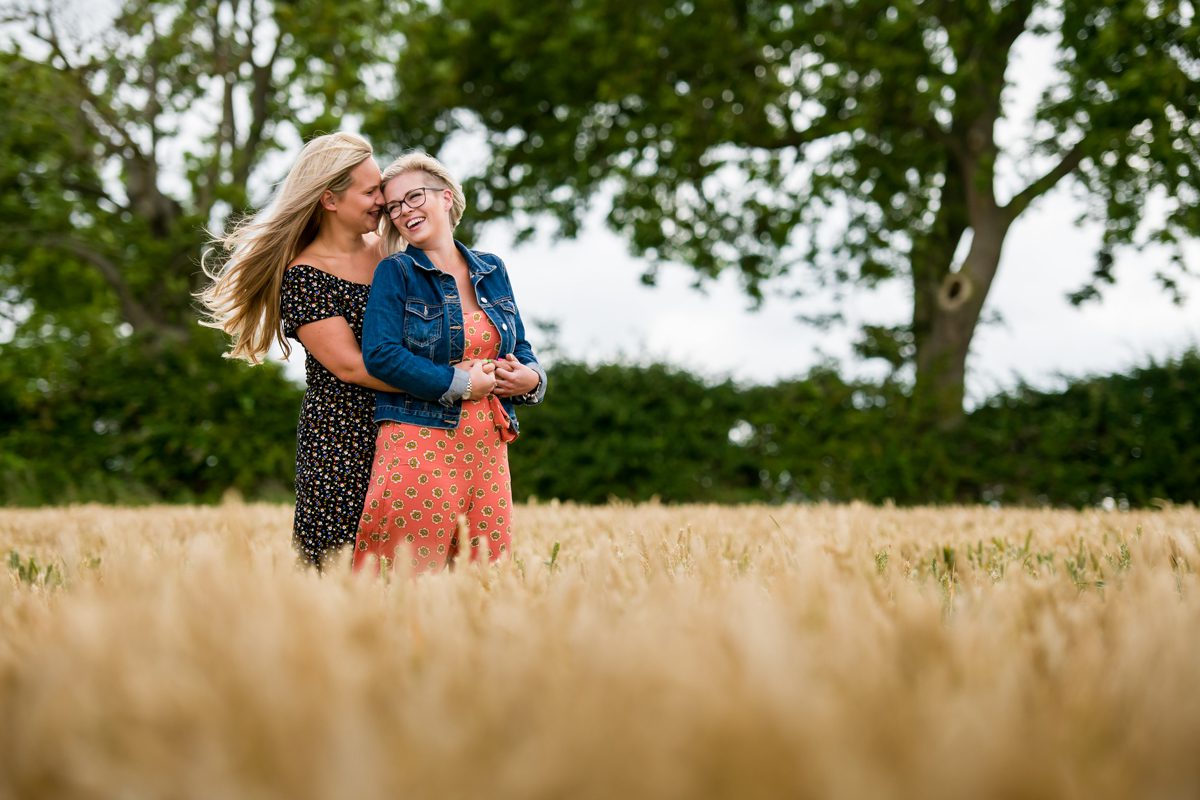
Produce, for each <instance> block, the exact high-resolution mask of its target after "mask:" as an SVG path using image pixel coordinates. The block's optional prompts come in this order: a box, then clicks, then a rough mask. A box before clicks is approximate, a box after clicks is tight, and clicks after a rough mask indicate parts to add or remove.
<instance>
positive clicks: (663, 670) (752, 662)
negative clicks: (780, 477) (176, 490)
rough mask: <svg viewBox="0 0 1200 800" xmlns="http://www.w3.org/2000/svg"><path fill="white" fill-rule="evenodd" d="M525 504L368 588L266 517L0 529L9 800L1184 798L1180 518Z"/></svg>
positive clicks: (167, 514)
mask: <svg viewBox="0 0 1200 800" xmlns="http://www.w3.org/2000/svg"><path fill="white" fill-rule="evenodd" d="M517 512H518V513H517V517H516V524H517V527H516V529H515V532H514V534H515V535H514V549H513V553H512V558H511V559H510V560H508V561H506V562H504V563H502V564H498V565H495V566H492V567H482V568H480V567H474V566H470V565H462V566H460V567H459V569H458V570H457V571H455V572H452V573H445V574H441V575H433V576H426V577H422V578H419V579H416V580H413V579H409V578H403V577H397V578H393V579H392V580H390V581H385V580H381V579H378V578H374V577H370V578H368V577H363V576H353V575H350V574H349V573H348V570H347V569H346V568H345V565H346V563H348V561H344V562H343V563H342V564H340V565H338V566H336V567H335V568H334V569H333V570H331V571H330V572H327V573H326V574H324V575H318V574H315V573H313V572H309V571H304V570H301V569H300V568H298V567H297V566H295V564H294V561H293V557H292V553H291V550H290V542H289V537H290V524H291V510H290V508H287V507H280V506H266V505H243V504H239V503H229V504H226V505H223V506H220V507H211V508H196V507H191V508H189V507H152V508H143V509H119V508H107V507H98V506H80V507H73V508H66V509H46V510H30V511H19V510H7V511H0V548H2V551H0V552H3V554H4V558H5V564H6V567H7V572H8V577H7V579H5V580H3V581H0V615H2V616H0V797H4V798H206V799H207V798H296V799H298V800H299V799H303V798H363V799H364V800H370V799H371V798H483V797H486V798H626V797H636V798H643V797H645V798H709V797H714V798H715V797H728V798H757V797H763V798H766V797H772V798H775V797H787V798H806V797H814V798H816V797H820V798H910V797H920V798H989V797H995V798H1076V797H1078V798H1084V797H1088V798H1093V797H1099V798H1109V797H1111V798H1132V797H1137V798H1147V797H1160V798H1194V797H1196V796H1197V795H1198V794H1200V759H1198V758H1197V757H1196V755H1197V747H1198V745H1197V742H1200V585H1198V583H1197V576H1196V573H1195V569H1196V567H1197V565H1200V512H1197V511H1196V510H1195V509H1168V510H1163V511H1157V512H1146V513H1119V512H1116V513H1103V512H1087V513H1074V512H1059V511H1022V510H1004V511H995V510H988V509H974V508H972V509H966V508H959V509H955V508H947V509H917V510H899V509H891V508H883V509H880V508H872V507H867V506H858V505H854V506H804V507H737V508H734V507H717V506H683V507H667V506H660V505H654V504H651V505H613V506H609V507H601V508H588V507H576V506H571V505H557V504H549V505H547V504H541V505H529V506H521V507H519V508H518V509H517Z"/></svg>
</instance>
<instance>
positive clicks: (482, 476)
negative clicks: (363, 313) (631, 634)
mask: <svg viewBox="0 0 1200 800" xmlns="http://www.w3.org/2000/svg"><path fill="white" fill-rule="evenodd" d="M465 327H466V334H465V338H466V341H465V343H464V344H465V346H464V349H463V358H464V359H469V358H496V356H497V355H498V354H499V348H500V335H499V333H498V332H497V330H496V328H495V326H493V325H492V323H491V320H489V319H488V318H487V316H486V315H485V314H484V313H483V312H481V311H476V312H474V313H473V314H471V315H469V318H468V319H467V320H466V326H465ZM514 438H516V434H514V433H513V432H512V426H511V423H510V422H509V419H508V414H506V413H505V412H504V408H503V407H502V406H501V405H500V400H499V399H498V398H497V397H496V396H495V395H488V396H487V397H484V398H482V399H479V400H466V401H463V404H462V415H461V418H460V419H459V423H458V427H457V428H427V427H424V426H422V425H413V424H410V423H404V422H383V423H381V424H380V426H379V435H378V436H377V437H376V440H375V457H374V461H373V462H372V468H371V480H370V483H369V484H368V489H367V499H366V503H365V505H364V506H363V512H362V518H361V519H360V521H359V525H358V534H357V536H356V537H355V543H354V570H355V571H356V572H357V571H359V570H361V569H363V568H364V567H366V566H367V565H369V564H372V563H374V564H377V565H378V568H379V569H386V568H392V567H394V566H395V564H397V563H400V562H401V561H404V562H406V566H407V567H409V568H411V571H412V572H414V573H417V572H432V571H438V570H442V569H445V568H446V567H448V566H452V565H453V564H454V561H455V559H456V558H457V557H458V554H459V551H460V549H461V548H462V547H463V546H464V544H465V546H467V547H469V548H470V560H471V561H475V560H476V559H478V558H480V556H481V555H482V554H483V553H485V552H486V554H487V558H488V561H496V560H497V559H499V558H500V557H501V556H503V555H504V553H506V552H507V551H508V549H509V545H510V541H511V536H510V534H511V530H512V481H511V478H510V475H509V471H508V442H510V441H512V440H513V439H514ZM401 545H403V547H402V546H401ZM485 548H486V549H485Z"/></svg>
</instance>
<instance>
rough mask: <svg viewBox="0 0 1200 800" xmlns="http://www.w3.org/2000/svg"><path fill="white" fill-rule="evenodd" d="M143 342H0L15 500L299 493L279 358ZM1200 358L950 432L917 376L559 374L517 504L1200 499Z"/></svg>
mask: <svg viewBox="0 0 1200 800" xmlns="http://www.w3.org/2000/svg"><path fill="white" fill-rule="evenodd" d="M221 346H222V343H221V342H220V340H219V338H218V337H215V336H209V335H208V334H207V333H203V334H200V335H197V336H196V337H195V339H194V340H193V341H192V342H190V343H187V344H183V345H180V344H175V345H167V344H165V343H156V342H147V341H139V340H137V339H135V338H129V339H122V340H111V339H110V340H108V341H103V342H100V341H95V342H90V341H88V340H86V338H85V339H84V340H82V341H73V342H60V343H57V344H56V343H53V342H49V343H47V342H39V343H37V346H28V345H27V346H21V345H20V344H18V343H10V344H8V345H5V346H3V347H0V420H3V427H0V503H4V504H9V505H12V504H49V503H65V502H78V501H102V502H120V503H128V502H149V501H170V502H206V501H212V500H216V499H219V498H220V497H221V495H222V494H223V493H224V492H225V491H227V490H229V489H235V490H237V491H238V492H240V493H241V494H242V495H243V496H246V497H248V498H265V499H284V498H287V497H288V495H289V492H290V491H291V478H292V469H293V461H294V456H295V424H296V415H297V413H298V410H299V404H300V399H301V395H302V390H301V389H299V388H298V387H296V386H295V385H294V384H292V383H290V382H289V381H288V380H287V379H286V377H285V376H284V375H283V372H282V370H281V369H279V368H278V366H275V365H267V366H260V367H254V368H250V367H247V366H245V365H243V364H241V363H236V362H230V361H227V360H223V359H221V358H219V356H218V354H219V352H220V349H221ZM1198 389H1200V354H1198V353H1197V352H1195V351H1192V352H1189V353H1186V354H1184V355H1183V356H1181V357H1180V358H1178V359H1175V360H1172V361H1169V362H1165V363H1160V364H1151V365H1149V366H1145V367H1142V368H1139V369H1136V370H1133V371H1131V372H1130V373H1128V374H1124V375H1113V376H1107V377H1092V378H1086V379H1080V380H1077V381H1075V382H1074V383H1072V384H1071V385H1069V386H1068V387H1067V388H1066V389H1065V390H1063V391H1058V392H1047V391H1039V390H1035V389H1033V388H1030V387H1025V386H1022V387H1018V388H1017V389H1015V390H1013V391H1011V392H1008V393H1004V394H1001V395H998V396H996V397H994V398H992V399H990V400H989V401H988V402H987V403H985V404H984V405H982V406H981V407H979V408H978V409H976V410H975V411H974V412H973V413H971V414H970V415H969V416H968V418H967V421H966V424H965V425H964V426H963V428H962V429H961V430H960V431H958V432H956V433H955V434H953V435H945V434H938V433H932V432H927V431H922V430H921V428H920V427H919V426H917V425H915V424H913V423H912V421H911V420H910V418H909V409H908V397H907V394H906V392H905V390H904V387H902V386H900V385H897V384H894V383H884V384H882V385H875V384H870V383H866V382H861V381H846V380H843V379H842V378H841V377H839V376H838V375H837V374H836V373H834V372H832V371H830V370H827V369H819V370H815V371H813V372H812V373H810V374H809V375H808V376H806V377H805V378H804V379H802V380H795V381H785V382H781V383H779V384H776V385H774V386H756V387H749V388H740V387H738V386H736V385H734V384H733V383H730V382H728V381H727V382H724V383H720V384H717V385H709V384H706V383H704V382H703V381H700V380H697V379H696V378H694V377H692V376H690V375H689V374H687V373H685V372H682V371H680V370H677V369H674V368H670V367H666V366H662V365H651V366H629V365H604V366H588V365H584V364H579V363H572V362H559V363H557V364H555V365H554V366H553V367H552V369H551V370H550V391H549V393H548V396H547V401H546V403H545V405H543V406H541V407H538V408H530V409H522V410H521V412H520V417H521V438H520V439H519V440H518V441H517V442H516V443H515V444H514V445H513V446H512V448H511V450H510V453H511V458H512V466H513V474H514V490H515V493H516V495H517V497H518V498H519V499H526V498H529V497H531V496H536V497H538V498H542V499H548V498H561V499H569V500H575V501H579V502H585V503H596V502H605V501H607V500H609V499H612V498H619V499H627V500H645V499H649V498H659V499H661V500H662V501H664V502H695V501H705V502H708V501H712V502H744V501H766V502H785V501H801V502H804V501H819V500H829V501H849V500H865V501H868V502H872V503H879V502H884V501H892V502H895V503H899V504H917V503H949V502H967V503H975V502H991V503H1002V504H1026V505H1054V506H1074V507H1080V506H1090V505H1095V504H1098V503H1102V502H1107V500H1106V498H1112V502H1115V503H1118V504H1122V505H1124V504H1128V505H1131V506H1146V505H1151V504H1154V503H1155V502H1156V501H1160V500H1166V501H1171V502H1176V503H1184V502H1191V503H1195V502H1198V501H1200V482H1198V481H1197V479H1196V476H1197V475H1198V474H1200V435H1198V434H1200V420H1198V419H1197V400H1196V398H1197V395H1198V391H1197V390H1198Z"/></svg>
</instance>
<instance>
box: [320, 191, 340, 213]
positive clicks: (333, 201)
mask: <svg viewBox="0 0 1200 800" xmlns="http://www.w3.org/2000/svg"><path fill="white" fill-rule="evenodd" d="M320 202H321V208H323V209H325V210H326V211H337V197H336V196H334V194H333V192H332V191H331V190H329V189H326V190H325V191H323V192H321V201H320Z"/></svg>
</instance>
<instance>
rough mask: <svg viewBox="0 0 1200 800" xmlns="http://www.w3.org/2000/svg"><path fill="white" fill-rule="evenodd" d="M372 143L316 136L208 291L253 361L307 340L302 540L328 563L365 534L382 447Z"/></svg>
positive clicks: (236, 234) (212, 321)
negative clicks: (367, 343) (365, 508)
mask: <svg viewBox="0 0 1200 800" xmlns="http://www.w3.org/2000/svg"><path fill="white" fill-rule="evenodd" d="M380 177H381V176H380V172H379V167H378V165H376V163H375V159H374V158H373V157H372V152H371V146H370V145H369V144H368V143H367V142H366V141H365V140H363V139H362V138H360V137H358V136H355V135H353V134H349V133H332V134H329V135H326V136H318V137H316V138H315V139H313V140H312V141H310V142H308V144H306V145H305V146H304V148H303V149H302V150H301V151H300V155H299V157H298V158H297V160H296V163H295V165H293V166H292V168H291V170H290V171H289V172H288V175H287V177H286V179H285V180H284V181H283V184H282V186H281V188H280V190H279V192H278V194H277V195H276V197H275V198H274V199H273V200H272V202H271V203H270V205H268V206H267V207H266V208H264V209H263V210H262V211H260V212H259V213H257V214H255V215H254V216H251V217H249V218H248V219H246V220H245V221H243V222H242V223H241V224H239V225H238V226H237V227H235V228H234V229H233V231H232V232H231V233H229V234H228V235H226V236H224V237H221V238H219V239H217V241H216V244H217V245H218V246H219V247H220V248H222V249H223V250H224V251H225V252H226V253H228V258H227V259H226V261H225V263H224V264H223V265H222V266H221V267H220V268H219V269H218V270H216V271H215V272H213V273H209V276H210V277H211V278H212V279H213V283H212V285H210V286H209V287H208V288H207V289H206V290H205V291H204V292H203V293H202V294H201V296H200V298H201V301H202V302H203V303H204V305H205V307H206V309H207V311H208V318H207V320H206V321H205V322H206V324H209V325H211V326H213V327H218V328H221V329H223V330H224V331H226V332H227V333H229V334H230V335H231V336H232V337H233V347H232V350H231V355H232V356H234V357H238V358H244V359H246V360H247V361H249V362H250V363H252V364H255V363H258V362H260V361H261V360H262V359H263V357H264V356H265V355H266V354H267V351H268V349H269V348H270V345H271V343H272V341H274V342H277V343H278V344H279V346H280V348H281V349H282V350H283V352H284V355H285V356H286V355H287V354H288V353H289V351H290V349H291V348H290V346H289V344H288V338H292V339H295V340H297V341H299V342H300V344H301V345H303V346H304V349H305V351H306V353H307V355H306V357H305V360H304V369H305V375H306V377H307V382H308V388H307V390H306V391H305V393H304V403H303V405H302V407H301V409H300V419H299V423H298V425H297V431H296V514H295V520H294V523H293V541H294V543H295V545H296V549H297V550H298V552H299V555H300V556H301V558H302V559H303V560H304V561H306V562H308V563H310V564H313V565H315V566H317V567H318V568H319V567H320V566H321V564H322V562H323V561H324V560H326V559H327V558H328V557H329V556H330V555H331V554H332V553H333V552H334V551H335V550H337V549H338V548H340V547H342V546H345V545H349V544H351V543H353V542H354V534H355V531H356V530H357V529H358V518H359V515H360V514H361V513H362V504H363V497H364V496H365V495H366V492H367V478H368V477H369V476H370V474H371V456H372V454H373V453H374V450H375V422H374V412H375V394H374V391H373V390H375V389H391V388H392V387H391V386H389V385H388V384H386V383H383V382H382V381H378V380H376V379H374V378H372V377H371V376H370V375H369V374H367V370H366V368H365V367H364V366H363V358H362V352H361V350H360V349H359V340H360V339H361V336H362V320H363V312H364V311H365V309H366V305H367V295H368V294H369V292H370V291H371V277H372V275H373V274H374V271H375V265H376V264H377V263H378V262H379V259H380V258H381V257H382V255H383V250H382V248H381V240H380V238H379V237H378V235H377V234H376V233H375V229H376V228H377V226H378V224H379V219H380V216H381V213H382V211H381V210H382V205H383V193H382V191H381V189H380Z"/></svg>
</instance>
